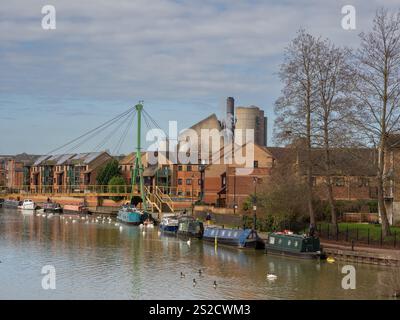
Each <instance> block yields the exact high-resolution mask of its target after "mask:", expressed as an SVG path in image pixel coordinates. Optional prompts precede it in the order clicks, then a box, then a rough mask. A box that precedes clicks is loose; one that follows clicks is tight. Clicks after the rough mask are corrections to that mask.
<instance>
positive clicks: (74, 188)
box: [0, 185, 198, 203]
mask: <svg viewBox="0 0 400 320" xmlns="http://www.w3.org/2000/svg"><path fill="white" fill-rule="evenodd" d="M137 188H138V186H135V192H134V193H135V194H137V193H139V192H138V189H137ZM146 190H147V192H148V193H154V194H155V195H156V196H157V200H161V201H162V202H168V203H172V202H173V201H191V200H192V199H194V201H196V200H197V198H198V197H197V195H193V197H192V195H187V194H184V193H182V192H181V191H180V189H179V188H176V187H165V186H146ZM57 194H59V195H76V196H78V195H85V194H96V195H108V194H110V195H124V196H127V195H129V194H132V186H131V185H117V186H108V185H69V186H58V185H42V186H32V185H22V186H14V187H12V188H10V187H5V186H0V198H1V196H2V195H7V196H18V195H21V196H22V195H57Z"/></svg>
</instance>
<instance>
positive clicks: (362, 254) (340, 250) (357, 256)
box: [321, 241, 400, 266]
mask: <svg viewBox="0 0 400 320" xmlns="http://www.w3.org/2000/svg"><path fill="white" fill-rule="evenodd" d="M321 245H322V246H323V250H324V252H325V253H326V255H327V256H330V257H333V258H335V259H337V260H341V261H348V262H357V263H365V264H374V265H383V266H400V250H396V249H386V248H373V247H366V246H353V247H352V246H351V245H348V244H344V243H337V242H333V241H322V242H321Z"/></svg>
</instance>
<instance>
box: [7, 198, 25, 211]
mask: <svg viewBox="0 0 400 320" xmlns="http://www.w3.org/2000/svg"><path fill="white" fill-rule="evenodd" d="M20 205H22V201H18V200H8V199H6V200H4V202H3V208H8V209H17V208H18V206H20Z"/></svg>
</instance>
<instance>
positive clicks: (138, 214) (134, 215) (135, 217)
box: [117, 205, 149, 225]
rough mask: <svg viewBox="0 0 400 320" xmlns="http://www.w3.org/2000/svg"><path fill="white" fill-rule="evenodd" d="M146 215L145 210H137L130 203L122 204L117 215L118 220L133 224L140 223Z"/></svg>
mask: <svg viewBox="0 0 400 320" xmlns="http://www.w3.org/2000/svg"><path fill="white" fill-rule="evenodd" d="M148 217H149V215H148V213H147V212H142V211H139V210H138V209H136V207H135V206H132V205H125V206H122V208H121V209H120V210H119V211H118V215H117V219H118V220H119V221H121V222H124V223H127V224H133V225H139V224H142V223H143V222H144V221H145V220H146V219H147V218H148Z"/></svg>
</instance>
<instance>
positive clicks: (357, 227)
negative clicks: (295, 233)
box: [317, 222, 400, 247]
mask: <svg viewBox="0 0 400 320" xmlns="http://www.w3.org/2000/svg"><path fill="white" fill-rule="evenodd" d="M317 229H318V232H319V234H320V237H321V238H326V239H332V240H336V239H337V240H339V241H347V242H351V241H356V242H361V243H366V244H372V245H384V246H393V247H397V246H398V247H400V243H399V242H400V241H399V240H400V227H391V228H390V231H391V235H390V236H388V237H383V236H382V230H381V225H380V224H369V223H345V222H343V223H339V232H338V233H336V231H335V230H334V228H333V227H332V224H330V223H327V222H322V223H319V224H318V225H317Z"/></svg>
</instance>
